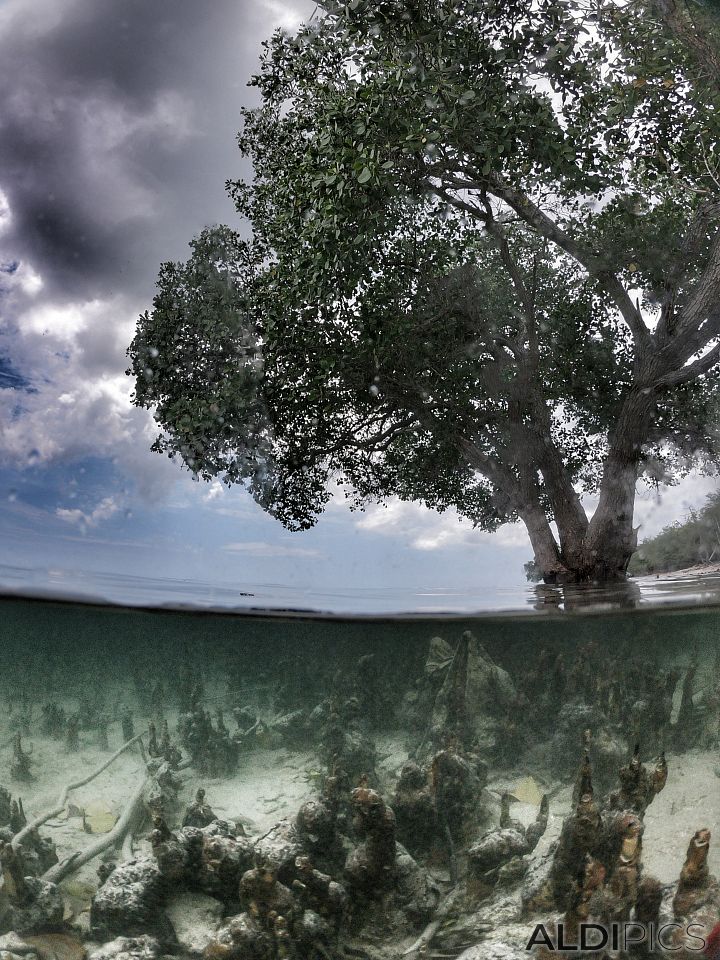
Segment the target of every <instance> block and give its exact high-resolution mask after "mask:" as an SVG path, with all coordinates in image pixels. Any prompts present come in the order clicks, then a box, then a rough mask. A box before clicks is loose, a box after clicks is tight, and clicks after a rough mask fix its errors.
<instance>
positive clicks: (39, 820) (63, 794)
mask: <svg viewBox="0 0 720 960" xmlns="http://www.w3.org/2000/svg"><path fill="white" fill-rule="evenodd" d="M143 736H144V733H139V734H138V735H137V736H136V737H133V738H132V740H128V741H127V743H124V744H123V745H122V747H120V749H119V750H116V751H115V753H114V754H113V755H112V756H111V757H110V758H109V759H108V760H106V761H105V763H103V764H102V765H101V766H99V767H98V768H97V769H96V770H93V772H92V773H90V774H88V775H87V777H84V778H83V779H82V780H76V781H75V782H74V783H68V784H66V785H65V786H64V787H63V788H62V790H61V791H60V796H59V797H58V801H57V803H56V805H55V806H54V807H53V808H52V810H48V811H47V812H46V813H43V814H41V815H40V816H39V817H35V819H34V820H31V821H30V823H28V824H26V825H25V826H24V827H23V828H22V830H20V831H19V832H18V833H16V834H15V836H14V837H13V838H12V847H13V850H17V849H18V847H19V846H20V844H21V843H22V842H23V840H24V839H25V837H26V836H27V835H28V834H29V833H32V832H33V830H37V828H38V827H41V826H42V825H43V824H44V823H46V822H47V821H48V820H51V819H52V818H53V817H57V816H58V815H59V814H61V813H62V812H63V810H64V809H65V804H66V803H67V800H68V794H70V793H72V791H73V790H77V789H78V787H84V786H85V784H86V783H90V781H91V780H94V779H95V777H98V776H100V774H101V773H102V772H103V770H107V768H108V767H109V766H110V764H111V763H112V762H113V761H114V760H117V758H118V757H119V756H120V754H122V753H124V752H125V751H126V750H127V749H128V747H131V746H132V745H133V744H134V743H137V741H138V740H140V738H141V737H143Z"/></svg>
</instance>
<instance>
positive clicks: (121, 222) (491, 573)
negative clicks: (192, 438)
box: [0, 0, 713, 609]
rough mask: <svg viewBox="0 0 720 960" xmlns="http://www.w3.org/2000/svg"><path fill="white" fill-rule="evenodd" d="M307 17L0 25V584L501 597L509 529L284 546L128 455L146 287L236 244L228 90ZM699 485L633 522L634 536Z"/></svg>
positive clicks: (413, 511) (289, 10) (217, 501)
mask: <svg viewBox="0 0 720 960" xmlns="http://www.w3.org/2000/svg"><path fill="white" fill-rule="evenodd" d="M312 6H313V5H312V4H311V3H306V2H303V0H212V2H211V3H199V2H198V0H122V2H118V0H34V2H33V4H32V10H31V11H30V9H29V7H28V3H27V0H2V3H0V494H1V495H0V525H1V531H2V536H1V538H0V565H1V567H0V584H5V585H10V586H25V585H27V584H30V585H37V586H42V585H43V584H45V583H46V582H51V583H52V584H53V585H54V586H55V587H58V586H62V585H65V588H66V589H68V590H70V591H75V592H77V591H83V590H87V589H93V590H94V591H95V592H97V591H98V590H100V591H101V592H104V593H105V594H106V595H112V596H116V597H119V596H120V595H121V594H122V596H123V597H124V598H127V596H129V594H130V593H132V592H133V591H135V595H136V596H137V597H139V598H140V597H141V595H142V597H141V598H142V599H148V598H151V599H158V598H161V597H162V595H163V593H162V591H163V587H162V584H161V583H160V581H163V580H169V581H174V584H173V586H172V587H166V588H165V589H166V595H167V596H168V597H169V596H172V598H173V599H177V598H178V596H179V595H182V594H183V592H184V593H185V594H186V595H187V596H188V597H189V596H191V595H193V590H195V594H197V592H198V590H199V589H200V588H192V587H190V586H187V584H180V585H179V584H178V581H190V582H191V583H194V584H201V585H207V584H212V585H215V587H216V588H217V593H218V596H219V595H220V594H222V596H223V597H224V598H225V599H226V600H227V599H230V600H231V599H232V598H233V596H237V594H238V592H240V591H246V592H249V593H254V594H255V597H256V599H259V600H261V601H265V600H268V599H270V600H271V601H272V600H273V598H274V599H276V600H278V599H279V602H286V601H288V600H290V601H291V602H293V603H294V604H295V605H308V604H310V605H320V606H324V607H335V608H344V609H348V608H353V607H356V608H360V607H362V608H364V609H368V608H369V607H371V606H373V605H375V606H377V607H378V608H383V609H389V608H395V609H401V608H408V607H411V606H417V605H425V606H428V605H429V606H446V607H447V606H467V605H470V606H483V605H487V603H488V602H491V603H492V602H495V600H494V599H493V598H496V597H497V591H498V590H501V589H502V590H504V591H505V592H506V594H508V595H509V594H511V593H512V592H513V591H516V590H517V589H520V588H522V585H523V574H522V564H523V562H524V561H525V560H527V559H529V558H530V555H531V552H530V548H529V544H528V543H527V540H526V537H525V534H524V532H523V530H522V528H518V527H509V528H506V529H504V530H503V531H501V532H500V533H499V534H498V535H496V536H489V535H487V534H483V533H480V532H477V531H473V530H472V529H471V528H470V526H469V525H467V524H462V523H460V522H458V520H457V518H456V517H455V516H453V515H451V514H444V515H442V516H440V515H437V514H434V513H431V512H429V511H426V510H424V509H422V508H420V507H418V506H415V505H409V504H399V503H390V504H389V505H387V506H386V507H377V508H372V509H370V510H368V511H367V512H366V513H364V514H361V513H355V514H353V513H350V512H349V511H348V510H347V509H346V508H345V507H344V506H343V504H342V503H339V502H338V503H333V504H331V506H330V507H329V509H328V510H327V512H326V514H325V516H324V517H323V518H322V520H321V522H320V524H319V525H318V526H317V528H316V529H314V530H312V531H309V532H307V533H304V534H290V533H287V532H285V531H284V530H283V529H282V528H281V527H280V526H279V525H278V524H277V523H276V522H275V521H273V520H271V519H270V518H268V517H267V516H265V515H264V514H263V513H262V512H261V511H260V510H259V509H258V508H257V507H256V506H255V505H254V503H253V502H252V501H251V500H250V498H249V497H248V496H246V495H245V494H244V493H243V492H242V491H240V490H234V491H227V490H225V489H224V488H221V487H220V485H219V484H213V485H210V486H208V485H204V484H198V483H194V482H192V480H191V479H190V477H189V476H188V475H187V474H186V473H183V472H182V471H181V470H180V468H179V467H177V466H175V465H173V464H171V463H170V462H169V461H168V460H167V459H164V458H161V457H159V456H158V455H156V454H152V453H150V452H149V446H150V443H151V442H152V438H153V435H154V430H153V427H154V423H153V421H152V418H151V417H150V416H149V415H148V414H147V413H146V412H145V411H139V410H137V409H135V408H134V407H132V405H131V403H130V392H131V383H130V381H129V380H128V378H127V377H126V376H125V375H124V370H125V367H126V365H127V360H126V356H125V351H126V348H127V345H128V343H129V341H130V339H131V337H132V333H133V328H134V323H135V319H136V317H137V315H138V314H139V313H140V312H141V311H142V310H143V309H145V308H146V307H147V306H149V305H150V303H151V300H152V296H153V290H154V279H155V276H156V273H157V268H158V265H159V264H160V263H161V262H162V261H163V260H168V259H182V258H184V257H185V256H186V252H187V242H188V240H189V239H190V238H191V237H192V236H193V235H194V234H195V233H197V232H198V231H199V230H200V229H201V228H202V227H203V226H205V225H206V224H208V223H214V222H221V221H222V222H230V223H234V222H235V221H234V219H233V213H234V212H233V209H232V205H231V204H230V202H229V200H228V199H227V198H226V196H225V193H224V187H223V184H224V182H225V180H226V179H227V178H228V177H232V178H236V177H238V176H239V175H242V174H247V173H248V171H247V170H244V169H243V164H242V161H241V158H240V156H239V154H238V151H237V148H236V145H235V134H236V131H237V128H238V126H239V112H240V108H241V107H242V106H243V105H244V104H247V103H248V102H251V97H252V92H251V91H249V90H247V89H246V81H247V79H248V77H249V75H250V74H251V73H252V72H253V70H254V68H255V66H256V64H257V56H258V51H259V49H260V44H261V42H262V40H263V39H264V38H266V37H267V36H269V34H270V33H271V32H272V30H273V29H274V28H276V27H278V26H281V27H284V28H287V29H292V28H293V27H294V26H296V25H297V23H298V22H299V21H300V20H301V18H302V17H304V16H308V15H309V13H311V11H312ZM712 486H713V484H712V483H711V482H709V481H706V480H702V479H699V478H693V479H691V480H690V481H689V482H688V483H686V484H685V485H683V486H682V487H681V488H679V489H675V490H673V491H672V493H671V495H670V496H669V497H668V496H665V497H663V498H661V499H660V501H656V500H655V499H653V498H650V499H644V500H642V501H641V503H640V505H639V517H640V520H641V521H642V522H643V523H644V532H646V533H653V532H655V531H656V530H657V529H659V528H660V527H661V526H662V525H663V524H664V523H666V522H667V521H668V520H669V519H671V518H672V517H673V516H677V515H681V514H682V512H683V510H684V509H686V508H687V506H688V505H690V504H692V503H698V502H700V501H701V500H702V498H703V496H704V494H705V493H706V492H707V491H708V490H710V489H712ZM141 580H142V581H143V582H144V584H143V586H142V587H141V586H140V582H139V581H141ZM123 585H124V586H123ZM202 589H203V590H205V591H207V589H208V588H207V587H206V586H203V587H202ZM143 590H144V591H145V593H143ZM418 595H419V596H420V599H417V596H418Z"/></svg>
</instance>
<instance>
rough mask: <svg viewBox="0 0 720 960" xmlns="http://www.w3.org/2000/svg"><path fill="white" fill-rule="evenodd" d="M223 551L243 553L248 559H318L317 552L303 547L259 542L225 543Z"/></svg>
mask: <svg viewBox="0 0 720 960" xmlns="http://www.w3.org/2000/svg"><path fill="white" fill-rule="evenodd" d="M222 549H223V550H227V551H228V552H229V553H245V554H247V555H248V556H250V557H307V558H309V557H319V556H320V554H319V553H318V551H317V550H308V549H306V548H305V547H291V546H287V545H285V544H281V543H264V542H263V541H261V540H254V541H253V540H248V541H245V542H239V543H226V544H225V545H224V546H223V548H222Z"/></svg>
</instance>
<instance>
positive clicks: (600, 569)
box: [520, 389, 655, 583]
mask: <svg viewBox="0 0 720 960" xmlns="http://www.w3.org/2000/svg"><path fill="white" fill-rule="evenodd" d="M654 407H655V393H654V391H652V390H648V389H637V390H635V391H633V392H632V393H631V394H629V395H628V397H627V398H626V400H625V403H624V404H623V407H622V410H621V412H620V416H619V417H618V422H617V425H616V428H615V430H614V431H613V435H612V437H611V439H610V449H609V452H608V455H607V458H606V460H605V465H604V469H603V476H602V481H601V483H600V496H599V501H598V506H597V509H596V510H595V513H594V514H593V516H592V519H591V520H590V522H589V524H588V525H587V527H586V529H584V530H583V529H582V525H578V523H577V519H576V517H577V514H576V512H575V510H572V511H571V517H572V523H571V524H567V522H566V518H565V517H563V515H562V514H560V516H558V517H557V518H556V519H557V522H558V527H559V529H560V534H561V544H562V550H559V549H558V547H557V545H556V543H555V539H554V537H553V535H552V531H551V529H550V527H549V525H548V524H547V522H546V528H545V529H544V528H543V527H542V524H541V523H540V521H539V518H538V517H537V515H536V513H535V512H534V511H529V512H523V511H520V515H521V517H522V519H523V521H524V522H525V525H526V527H527V529H528V534H529V535H530V541H531V543H532V545H533V550H534V552H535V562H536V564H537V567H538V569H539V571H540V572H541V574H542V576H543V579H544V580H545V582H546V583H558V582H561V583H582V582H599V581H618V580H624V579H625V577H626V575H627V567H628V563H629V562H630V557H631V556H632V555H633V553H634V551H635V549H636V547H637V531H636V530H635V529H634V527H633V518H634V510H635V484H636V483H637V477H638V469H639V465H640V457H641V454H642V447H643V443H644V442H645V439H646V437H647V434H648V429H649V427H650V423H651V420H652V414H653V410H654ZM548 479H550V478H549V477H548V476H547V475H546V481H547V480H548ZM550 499H551V500H552V499H553V497H552V496H550ZM541 512H542V511H541ZM548 536H549V538H550V541H551V543H552V546H554V547H555V550H554V553H553V550H552V548H551V546H550V544H549V543H548Z"/></svg>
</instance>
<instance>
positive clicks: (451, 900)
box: [403, 887, 459, 960]
mask: <svg viewBox="0 0 720 960" xmlns="http://www.w3.org/2000/svg"><path fill="white" fill-rule="evenodd" d="M458 896H459V894H458V888H457V887H455V888H454V889H453V890H451V891H450V893H448V895H447V896H446V897H445V900H444V901H443V902H442V903H441V904H440V905H439V907H438V908H437V910H436V911H435V918H434V919H433V920H431V921H430V923H428V925H427V926H426V927H425V929H424V930H423V932H422V933H421V934H420V936H419V937H418V938H417V940H416V941H415V942H414V943H413V944H412V946H410V947H408V948H407V950H405V951H404V953H403V957H408V958H410V960H416V958H419V957H422V956H427V953H428V950H429V949H430V944H431V943H432V942H433V940H434V939H435V934H436V933H437V932H438V930H439V929H440V927H441V926H442V925H443V923H444V922H445V920H447V917H448V914H449V913H450V911H451V910H452V909H453V907H454V906H455V904H456V902H457V900H458Z"/></svg>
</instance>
